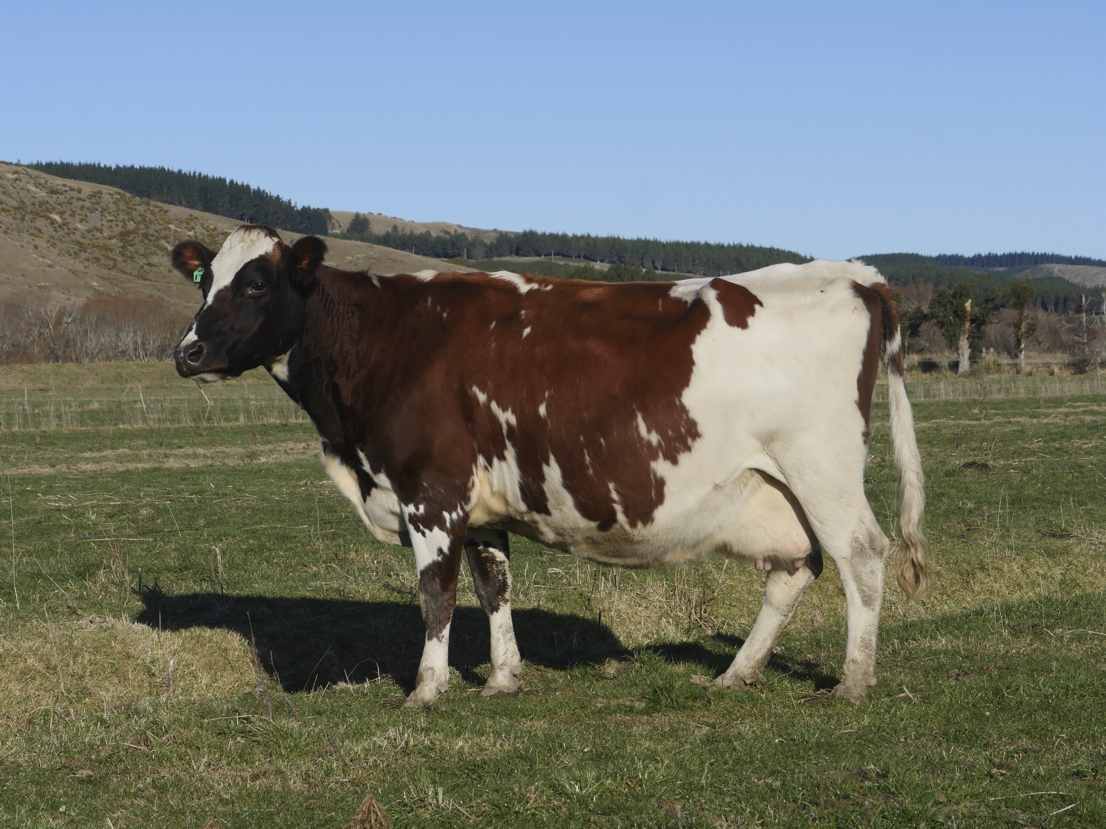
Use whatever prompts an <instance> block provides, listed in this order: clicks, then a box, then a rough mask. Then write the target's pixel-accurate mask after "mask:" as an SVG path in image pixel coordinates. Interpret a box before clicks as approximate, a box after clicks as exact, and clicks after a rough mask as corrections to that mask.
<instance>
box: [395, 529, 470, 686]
mask: <svg viewBox="0 0 1106 829" xmlns="http://www.w3.org/2000/svg"><path fill="white" fill-rule="evenodd" d="M413 517H414V516H413V515H412V513H411V511H408V515H407V525H408V528H409V531H410V534H411V546H412V547H413V548H414V551H415V566H416V567H417V568H418V574H419V605H420V606H421V608H422V618H423V622H424V623H425V624H426V642H425V644H424V645H423V650H422V660H421V661H420V662H419V674H418V679H417V680H416V682H415V690H414V691H412V692H411V695H410V696H409V697H408V698H407V702H406V705H408V706H421V705H429V704H430V703H432V702H433V701H434V700H436V699H437V698H438V697H440V696H441V695H442V694H444V693H445V692H446V690H448V688H449V625H450V622H451V620H452V618H453V608H454V606H455V605H456V604H457V573H458V570H459V569H460V566H461V546H462V541H463V540H464V523H463V522H456V521H453V522H446V527H445V528H433V529H426V528H425V526H424V525H423V524H421V523H420V522H419V521H417V520H412V519H413ZM458 523H460V526H459V527H455V526H454V525H456V524H458Z"/></svg>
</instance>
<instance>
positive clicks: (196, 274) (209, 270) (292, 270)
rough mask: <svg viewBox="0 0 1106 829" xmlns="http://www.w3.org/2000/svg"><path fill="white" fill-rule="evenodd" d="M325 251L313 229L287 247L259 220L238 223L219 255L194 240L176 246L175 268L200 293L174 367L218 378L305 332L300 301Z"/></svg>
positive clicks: (283, 348)
mask: <svg viewBox="0 0 1106 829" xmlns="http://www.w3.org/2000/svg"><path fill="white" fill-rule="evenodd" d="M325 254H326V245H325V244H324V243H323V242H322V240H320V239H317V238H316V237H314V236H305V237H304V238H302V239H300V240H299V241H298V242H296V243H295V244H294V245H292V247H290V248H289V247H288V246H287V245H285V244H284V242H283V241H281V238H280V236H278V235H277V232H276V231H275V230H273V229H272V228H270V227H264V226H262V225H243V226H242V227H240V228H238V229H237V230H236V231H234V232H233V233H232V234H230V236H228V237H227V240H226V241H225V242H223V246H222V248H220V249H219V253H218V254H215V253H212V252H211V251H210V250H208V249H207V248H206V247H205V246H204V245H202V244H200V243H199V242H191V241H190V242H181V243H180V244H179V245H177V246H176V247H175V248H173V267H174V268H176V269H177V270H178V271H180V272H181V273H182V274H184V276H185V277H186V278H188V279H190V280H193V281H194V282H196V283H198V284H199V286H200V290H201V291H203V295H204V304H203V305H202V306H201V308H200V310H199V311H197V312H196V316H195V318H194V319H193V320H192V326H191V328H189V329H188V333H187V334H185V335H184V338H183V339H182V340H181V341H180V343H178V344H177V347H176V348H175V349H173V359H174V360H175V361H176V364H177V373H178V374H180V375H181V376H182V377H192V378H195V379H196V380H201V381H203V382H209V381H211V380H221V379H223V378H226V377H237V376H238V375H239V374H241V373H242V372H244V371H249V370H250V369H251V368H257V367H258V366H260V365H267V364H269V363H271V362H272V361H273V360H275V359H277V358H279V357H280V356H281V355H284V354H287V353H288V351H289V350H290V349H291V348H292V346H293V345H295V344H296V342H297V341H298V339H299V337H300V335H301V334H302V332H303V322H304V316H305V300H306V298H307V296H308V295H309V294H310V293H311V291H312V290H313V289H314V287H315V280H316V271H317V269H318V267H319V265H320V264H321V263H322V261H323V256H324V255H325Z"/></svg>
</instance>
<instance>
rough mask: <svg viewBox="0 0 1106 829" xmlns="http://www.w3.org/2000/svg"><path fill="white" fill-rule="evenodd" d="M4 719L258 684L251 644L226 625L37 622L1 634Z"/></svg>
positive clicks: (2, 722) (0, 715)
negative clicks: (168, 628) (164, 628)
mask: <svg viewBox="0 0 1106 829" xmlns="http://www.w3.org/2000/svg"><path fill="white" fill-rule="evenodd" d="M0 664H2V665H3V666H4V670H3V671H0V726H3V727H4V728H17V727H21V726H28V725H33V724H35V723H38V722H42V721H44V720H52V719H54V718H61V719H77V718H78V717H80V716H82V715H85V714H87V713H91V712H100V711H104V712H106V711H111V710H119V709H122V708H126V707H130V706H142V705H150V704H152V703H154V702H160V701H166V700H181V701H186V702H196V701H200V700H211V699H213V698H220V697H226V696H227V695H230V694H237V693H240V692H244V691H248V690H250V689H251V688H252V687H253V686H254V680H255V677H254V671H253V663H252V661H251V657H250V650H249V646H248V645H247V643H246V642H244V641H243V640H242V638H241V637H240V636H237V635H235V634H233V633H230V632H228V631H225V630H207V629H204V628H193V629H190V630H185V631H173V632H165V633H159V632H158V631H156V630H153V629H151V628H149V627H147V626H145V625H141V624H135V623H133V622H125V621H120V620H117V619H90V620H88V621H81V622H74V621H66V622H53V621H52V622H50V623H49V624H43V623H41V622H32V623H28V624H16V625H10V626H7V627H6V628H5V629H4V631H3V633H2V634H0Z"/></svg>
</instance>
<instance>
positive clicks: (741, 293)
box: [710, 279, 764, 328]
mask: <svg viewBox="0 0 1106 829" xmlns="http://www.w3.org/2000/svg"><path fill="white" fill-rule="evenodd" d="M710 286H711V287H712V288H714V292H715V293H716V294H717V295H718V304H719V305H721V306H722V313H723V315H724V317H725V320H726V324H727V325H731V326H733V327H734V328H748V327H749V318H750V317H752V316H753V314H755V313H756V312H757V306H760V307H762V308H763V307H764V303H763V302H761V301H760V299H759V298H758V297H757V295H756V294H754V293H753V292H752V291H750V290H749V289H748V288H746V287H745V286H744V285H738V284H736V283H734V282H729V281H727V280H725V279H712V280H711V281H710Z"/></svg>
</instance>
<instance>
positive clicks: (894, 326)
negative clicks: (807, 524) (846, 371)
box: [872, 285, 933, 599]
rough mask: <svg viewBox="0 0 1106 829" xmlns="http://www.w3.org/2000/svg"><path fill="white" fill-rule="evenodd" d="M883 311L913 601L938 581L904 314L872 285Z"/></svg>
mask: <svg viewBox="0 0 1106 829" xmlns="http://www.w3.org/2000/svg"><path fill="white" fill-rule="evenodd" d="M872 287H873V288H875V289H876V292H877V293H878V294H879V298H880V306H881V310H882V312H883V333H884V339H883V359H884V362H886V363H887V402H888V408H889V409H890V413H891V444H892V446H894V449H895V466H896V467H898V470H899V545H900V551H899V568H898V580H899V586H900V587H901V588H902V589H903V592H904V593H906V595H907V596H909V597H910V598H911V599H918V598H921V597H922V596H924V595H925V594H926V593H927V592H928V591H929V588H930V585H931V584H932V582H933V575H932V567H931V566H930V563H929V559H928V558H927V555H926V554H927V552H928V550H929V545H928V544H927V543H926V539H925V535H924V534H923V532H922V520H923V517H924V515H925V506H926V494H925V476H924V474H923V473H922V456H921V454H920V453H919V452H918V440H917V438H916V436H915V434H914V412H913V410H912V409H911V408H910V399H909V398H908V397H907V396H906V380H905V379H904V377H903V364H902V332H901V331H900V329H899V312H898V308H896V307H895V300H894V298H893V297H892V296H891V291H890V290H889V289H888V288H887V287H886V285H873V286H872Z"/></svg>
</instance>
